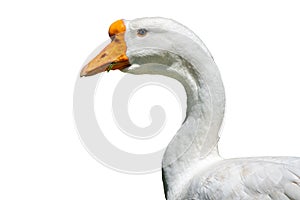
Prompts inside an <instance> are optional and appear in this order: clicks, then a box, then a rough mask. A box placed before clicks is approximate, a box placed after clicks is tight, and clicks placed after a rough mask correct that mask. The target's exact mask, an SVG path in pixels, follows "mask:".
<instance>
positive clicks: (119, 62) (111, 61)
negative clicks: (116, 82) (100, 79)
mask: <svg viewBox="0 0 300 200" xmlns="http://www.w3.org/2000/svg"><path fill="white" fill-rule="evenodd" d="M108 34H109V37H110V38H111V42H110V43H109V44H108V45H107V46H106V47H105V48H104V49H103V50H102V51H101V52H100V53H99V54H98V55H97V56H96V57H95V58H93V59H92V60H91V61H90V62H89V63H88V64H87V65H86V66H85V67H84V68H83V69H82V71H81V73H80V75H81V76H91V75H94V74H97V73H101V72H105V71H110V70H121V71H124V72H127V73H133V74H142V73H147V74H151V73H155V74H161V73H164V72H163V71H166V70H165V69H164V70H163V71H159V70H158V69H157V68H156V67H155V66H154V65H152V67H150V68H149V65H147V64H150V63H152V64H153V63H156V64H163V65H167V66H170V65H171V64H172V63H170V62H172V61H173V60H174V59H175V60H176V59H178V58H176V57H185V54H186V59H191V58H190V57H189V55H190V54H192V53H193V52H195V51H197V52H198V51H199V49H200V50H201V52H202V56H201V57H209V58H211V56H210V53H209V51H208V50H207V48H206V47H205V45H204V44H203V43H202V41H201V40H200V39H199V38H198V37H197V36H196V35H195V34H194V33H193V32H192V31H190V30H189V29H188V28H186V27H185V26H183V25H182V24H179V23H178V22H175V21H173V20H171V19H166V18H158V17H156V18H140V19H135V20H131V21H130V20H117V21H116V22H114V23H112V24H111V26H110V27H109V31H108ZM170 54H172V55H170ZM167 57H172V58H167ZM174 57H175V58H174ZM143 64H146V65H143ZM156 66H157V65H156ZM160 67H161V66H160ZM169 73H170V72H169Z"/></svg>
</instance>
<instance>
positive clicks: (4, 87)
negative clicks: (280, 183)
mask: <svg viewBox="0 0 300 200" xmlns="http://www.w3.org/2000/svg"><path fill="white" fill-rule="evenodd" d="M196 2H197V3H196ZM299 10H300V4H299V3H298V2H297V1H289V0H284V1H283V0H282V1H274V0H273V1H254V0H252V1H241V0H236V1H209V2H208V1H205V2H204V1H194V2H192V1H181V2H180V3H176V2H175V1H162V0H160V1H158V0H152V1H121V0H114V1H100V0H98V1H57V0H53V1H33V0H29V1H17V0H15V1H1V3H0V27H1V31H0V36H1V37H0V55H1V58H0V66H1V78H0V91H1V100H0V102H1V104H0V120H1V125H0V199H6V200H9V199H31V200H34V199H131V200H134V199H139V200H140V199H143V200H148V199H149V200H153V199H164V196H163V187H162V182H161V174H160V173H159V172H157V173H154V174H149V175H140V176H135V175H128V174H121V173H118V172H115V171H113V170H110V169H108V168H106V167H104V166H102V165H101V164H99V163H98V162H97V161H96V160H94V159H93V158H92V157H91V156H90V155H89V154H88V153H87V151H86V150H85V148H84V147H83V146H82V144H81V142H80V139H79V137H78V135H77V133H76V129H75V125H74V122H73V115H72V93H73V89H74V83H75V80H76V78H77V76H78V72H79V70H80V68H81V65H82V63H83V62H84V60H85V59H86V57H87V56H88V55H89V53H90V52H91V51H92V50H93V49H94V48H95V47H97V46H98V45H99V44H101V43H102V42H103V41H105V40H107V39H108V36H107V28H108V26H109V25H110V24H111V23H112V22H113V21H115V20H116V19H119V18H124V19H134V18H137V17H144V16H163V17H169V18H173V19H176V20H177V21H179V22H181V23H183V24H185V25H186V26H188V27H189V28H191V29H192V30H193V31H194V32H195V33H196V34H197V35H199V36H200V37H201V39H202V40H203V41H204V43H205V44H206V45H207V46H208V48H209V49H210V51H211V52H212V54H213V56H214V58H215V61H216V63H217V64H218V66H219V68H220V71H221V73H222V76H223V81H224V84H225V88H226V94H227V114H226V119H225V126H224V128H223V133H222V139H221V141H220V152H221V154H222V155H223V156H224V157H239V156H258V155H294V156H300V147H299V138H300V127H299V121H300V116H299V113H300V104H299V102H300V59H299V55H300V37H299V36H300V27H299V24H300V12H299Z"/></svg>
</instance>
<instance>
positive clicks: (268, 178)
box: [182, 157, 300, 200]
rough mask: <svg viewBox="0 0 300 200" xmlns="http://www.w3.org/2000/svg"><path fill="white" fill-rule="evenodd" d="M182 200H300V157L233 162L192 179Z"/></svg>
mask: <svg viewBox="0 0 300 200" xmlns="http://www.w3.org/2000/svg"><path fill="white" fill-rule="evenodd" d="M185 191H186V192H185V193H184V196H183V198H182V199H188V200H189V199H194V200H222V199H233V200H234V199H245V200H247V199H249V200H250V199H251V200H253V199H257V200H265V199H266V200H267V199H268V200H288V199H293V200H300V158H294V157H262V158H246V159H230V160H224V161H220V162H219V163H216V164H214V165H213V166H211V167H210V169H209V170H206V172H201V173H199V174H198V175H197V176H195V177H194V178H193V180H191V182H190V184H189V185H188V186H187V188H186V190H185Z"/></svg>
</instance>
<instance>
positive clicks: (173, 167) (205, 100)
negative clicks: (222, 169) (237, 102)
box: [127, 34, 225, 200]
mask: <svg viewBox="0 0 300 200" xmlns="http://www.w3.org/2000/svg"><path fill="white" fill-rule="evenodd" d="M161 38H162V37H158V38H156V40H157V41H158V40H160V39H161ZM172 39H173V40H176V46H174V44H175V42H174V41H172V40H169V39H168V38H163V39H161V42H156V43H155V47H154V46H153V47H148V46H150V45H151V41H149V43H148V44H147V45H148V46H147V48H145V47H143V46H140V47H139V46H138V45H140V43H137V44H134V45H132V46H136V47H137V48H136V49H132V50H131V51H128V52H127V54H128V55H129V57H130V62H131V63H136V64H139V66H138V67H136V68H135V67H130V68H129V70H128V71H127V72H129V73H133V74H160V75H164V76H168V77H171V78H174V79H177V80H178V81H179V82H181V84H182V85H183V86H184V88H185V90H186V94H187V111H186V119H185V121H184V122H183V124H182V126H181V128H180V129H179V130H178V132H177V134H176V135H175V137H174V138H173V139H172V141H171V142H170V144H169V145H168V147H167V149H166V152H165V155H164V158H163V163H162V164H163V166H162V168H163V169H162V170H163V181H164V187H165V194H166V197H167V199H168V200H173V199H177V197H178V195H179V194H180V193H182V192H183V191H182V190H183V189H184V187H185V185H186V184H188V182H189V181H190V180H191V179H192V177H193V176H194V175H195V174H196V173H199V172H200V171H201V170H203V169H204V168H205V166H207V164H208V163H210V162H213V161H215V160H218V159H220V157H219V156H218V150H217V143H218V140H219V130H220V127H221V124H222V121H223V116H224V107H225V93H224V88H223V83H222V80H221V77H220V73H219V70H218V68H217V66H216V64H215V62H214V61H213V58H212V57H211V55H210V54H209V52H208V50H207V49H206V47H205V46H204V44H203V43H202V42H201V40H198V41H195V39H190V38H186V37H182V35H180V34H173V35H172ZM145 42H146V41H145ZM168 42H169V43H168ZM160 45H161V46H160Z"/></svg>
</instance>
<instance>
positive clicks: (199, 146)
mask: <svg viewBox="0 0 300 200" xmlns="http://www.w3.org/2000/svg"><path fill="white" fill-rule="evenodd" d="M109 35H110V37H111V38H112V41H111V43H110V44H109V45H108V46H107V47H106V48H105V49H103V51H101V52H100V53H99V54H98V55H97V56H96V57H95V58H94V59H93V60H92V61H90V62H89V63H88V64H87V65H86V66H85V67H84V68H83V69H82V71H81V76H89V75H93V74H96V73H100V72H103V71H107V70H110V69H120V70H122V71H124V72H128V73H133V74H160V75H164V76H168V77H172V78H174V79H177V80H178V81H179V82H181V83H182V85H183V86H184V88H185V90H186V93H187V97H188V98H187V111H186V119H185V121H184V123H183V124H182V127H181V128H180V129H179V131H178V132H177V134H176V135H175V137H174V138H173V140H172V141H171V143H170V144H169V145H168V148H167V150H166V152H165V155H164V158H163V167H162V172H163V182H164V189H165V196H166V199H168V200H199V199H203V200H211V199H216V200H221V199H225V200H228V199H278V200H285V199H299V200H300V178H299V177H300V158H293V157H261V158H259V157H257V158H238V159H223V158H221V157H220V156H219V153H218V147H217V143H218V140H219V129H220V127H221V125H222V120H223V115H224V106H225V93H224V88H223V84H222V80H221V76H220V73H219V71H218V68H217V66H216V64H215V62H214V60H213V58H212V56H211V54H210V53H209V51H208V49H207V48H206V47H205V45H204V44H203V42H202V41H201V40H200V39H199V38H198V37H197V36H196V35H195V34H194V33H193V32H192V31H191V30H189V29H188V28H186V27H184V26H183V25H181V24H179V23H177V22H175V21H173V20H170V19H165V18H142V19H135V20H132V21H127V20H118V21H116V22H114V23H113V24H112V25H111V27H110V29H109ZM150 63H151V65H149V64H150ZM153 63H155V65H153Z"/></svg>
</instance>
